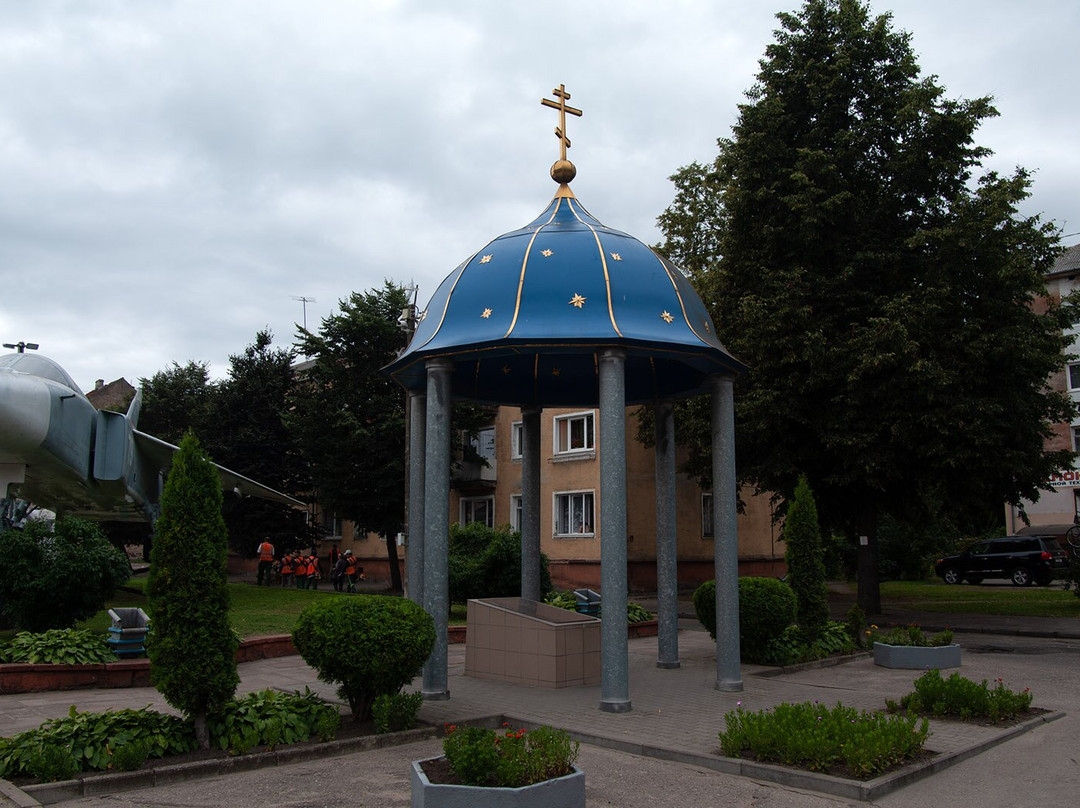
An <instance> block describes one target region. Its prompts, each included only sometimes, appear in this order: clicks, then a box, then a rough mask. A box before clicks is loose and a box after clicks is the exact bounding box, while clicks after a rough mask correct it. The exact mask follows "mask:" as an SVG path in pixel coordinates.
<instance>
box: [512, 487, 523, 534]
mask: <svg viewBox="0 0 1080 808" xmlns="http://www.w3.org/2000/svg"><path fill="white" fill-rule="evenodd" d="M510 529H511V530H517V531H520V530H521V494H511V495H510Z"/></svg>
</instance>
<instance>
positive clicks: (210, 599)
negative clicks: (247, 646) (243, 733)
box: [146, 432, 240, 749]
mask: <svg viewBox="0 0 1080 808" xmlns="http://www.w3.org/2000/svg"><path fill="white" fill-rule="evenodd" d="M221 501H222V496H221V480H220V478H219V477H218V472H217V469H216V468H215V467H214V464H213V463H211V462H210V460H209V459H208V458H207V457H206V455H205V454H204V453H203V451H202V448H201V447H200V446H199V441H198V439H196V437H195V435H194V434H192V433H191V432H189V433H188V434H186V435H185V436H184V437H183V439H182V440H181V441H180V451H179V452H177V454H176V456H175V457H174V458H173V464H172V470H171V471H170V472H169V477H168V479H167V480H166V482H165V490H164V492H163V493H162V495H161V516H160V518H159V519H158V520H157V525H156V533H155V535H154V544H153V551H152V553H151V556H150V577H149V579H148V580H147V583H146V594H147V595H148V596H149V610H150V617H151V619H152V620H153V625H154V641H153V642H152V643H149V644H148V645H147V653H148V655H149V657H150V663H151V664H150V681H151V682H153V684H154V687H156V688H157V689H158V691H159V692H160V693H161V695H163V696H164V697H165V700H166V701H167V702H168V703H169V704H171V705H172V706H173V707H175V708H177V709H178V710H183V711H184V712H185V713H186V714H187V715H189V716H190V717H191V718H192V720H193V722H194V726H195V736H196V738H197V739H198V741H199V746H200V747H202V748H204V749H205V748H208V747H209V746H210V734H209V730H208V729H207V718H208V716H209V715H211V714H219V713H220V712H221V711H222V710H223V709H224V707H225V704H226V702H228V700H229V699H230V698H232V695H233V693H234V692H236V685H237V684H238V683H239V681H240V677H239V676H238V675H237V673H236V648H237V645H238V642H237V639H236V635H235V634H234V633H233V631H232V627H231V626H230V624H229V590H228V588H227V579H226V574H225V562H226V554H227V548H228V542H227V537H226V530H225V520H224V519H223V518H222V516H221Z"/></svg>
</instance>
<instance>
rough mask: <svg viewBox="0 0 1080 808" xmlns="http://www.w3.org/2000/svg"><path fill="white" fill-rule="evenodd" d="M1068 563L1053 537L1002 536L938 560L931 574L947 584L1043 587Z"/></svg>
mask: <svg viewBox="0 0 1080 808" xmlns="http://www.w3.org/2000/svg"><path fill="white" fill-rule="evenodd" d="M1068 567H1069V560H1068V558H1067V557H1066V555H1065V551H1064V550H1063V549H1062V548H1061V544H1059V543H1058V540H1057V539H1055V538H1054V537H1053V536H1003V537H1001V538H999V539H986V540H984V541H980V542H976V543H975V544H973V545H972V546H971V547H969V548H967V549H966V550H964V551H963V552H962V553H958V554H957V555H951V556H945V558H939V559H938V561H937V564H935V565H934V572H936V573H937V574H938V577H940V578H941V579H942V580H943V581H945V583H947V584H958V583H960V581H962V580H963V581H967V582H968V583H971V584H978V583H982V581H983V579H984V578H1005V579H1007V580H1011V581H1012V582H1013V584H1015V585H1016V586H1028V585H1029V584H1030V583H1031V582H1032V581H1034V582H1035V583H1037V584H1038V585H1039V586H1046V585H1047V584H1049V583H1050V582H1051V581H1052V580H1053V579H1054V578H1057V577H1060V576H1061V575H1064V573H1065V570H1066V569H1068Z"/></svg>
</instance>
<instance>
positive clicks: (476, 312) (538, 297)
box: [386, 85, 744, 712]
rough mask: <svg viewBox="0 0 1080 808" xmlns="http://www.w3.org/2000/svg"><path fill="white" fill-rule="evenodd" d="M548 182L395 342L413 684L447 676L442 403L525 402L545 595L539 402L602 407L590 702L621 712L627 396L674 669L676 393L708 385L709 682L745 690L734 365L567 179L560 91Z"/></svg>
mask: <svg viewBox="0 0 1080 808" xmlns="http://www.w3.org/2000/svg"><path fill="white" fill-rule="evenodd" d="M553 95H554V97H555V100H550V99H543V100H542V102H541V103H542V104H543V105H545V106H548V107H552V108H554V109H557V110H558V111H559V126H558V127H556V129H555V134H556V136H557V137H558V139H559V143H560V149H561V155H560V159H559V160H558V161H556V162H555V164H554V165H553V166H552V168H551V176H552V179H554V180H555V182H557V183H558V190H557V191H556V193H555V196H554V198H553V199H552V200H551V202H550V203H549V204H548V206H547V208H545V209H544V211H543V212H542V213H541V214H540V215H539V216H538V217H537V218H536V219H535V220H533V221H532V222H530V223H529V224H527V225H525V226H524V227H521V228H519V229H517V230H513V231H511V232H509V233H506V234H504V235H501V236H499V237H497V238H495V239H494V240H492V241H491V242H489V243H488V244H487V245H486V246H485V247H484V248H483V249H481V250H479V251H478V252H477V253H475V254H474V255H472V256H471V257H470V258H468V259H467V260H466V261H464V262H463V263H462V264H461V265H459V266H458V267H457V268H456V269H454V271H453V272H451V273H450V274H449V275H448V276H447V277H446V279H445V280H444V281H443V282H442V284H441V285H440V286H439V288H438V289H437V290H436V292H435V294H434V295H433V296H432V298H431V300H430V302H429V303H428V305H427V308H426V309H425V310H424V311H423V312H421V314H420V315H419V317H418V320H419V322H418V324H417V328H416V332H415V334H414V335H413V338H412V340H411V342H410V343H409V346H408V347H407V348H406V349H405V351H404V352H403V353H402V354H401V356H400V357H398V359H397V360H395V361H394V362H393V363H391V364H390V365H389V366H388V367H387V368H386V370H387V371H388V372H389V373H390V374H391V375H392V376H393V378H394V379H396V380H397V381H398V382H399V383H400V384H401V385H402V386H403V387H405V389H406V390H407V391H408V394H409V396H410V424H409V426H410V457H411V464H410V488H409V490H410V497H409V525H410V541H409V556H408V574H409V580H410V597H411V598H413V599H414V600H416V601H417V602H418V603H420V604H421V605H422V606H423V607H424V608H425V610H426V611H427V612H428V613H429V614H430V615H431V616H432V618H433V619H434V620H435V627H436V644H435V648H434V650H433V651H432V654H431V656H430V657H429V659H428V661H427V663H426V664H425V666H424V673H423V694H424V697H425V698H428V699H440V698H449V689H448V683H447V615H448V612H449V603H448V574H447V558H448V536H449V528H450V524H449V521H450V520H449V491H450V461H451V458H450V445H451V441H450V437H451V424H450V412H451V403H452V402H453V401H454V400H464V401H470V402H475V403H482V404H492V405H509V406H518V407H521V409H522V531H521V532H522V537H521V542H522V572H521V597H522V598H525V599H529V600H538V599H539V597H540V508H541V503H540V475H541V463H540V414H541V410H542V408H543V407H556V406H558V407H563V406H582V407H597V408H599V410H600V413H599V430H598V438H599V453H600V477H601V479H600V512H599V524H598V526H597V528H598V532H599V533H600V556H601V559H600V563H601V587H600V588H601V596H602V598H603V612H604V614H605V615H610V616H611V619H604V620H603V621H602V626H601V690H602V694H601V701H600V705H599V706H600V708H601V709H602V710H605V711H609V712H625V711H628V710H630V709H631V701H630V694H629V683H628V640H627V632H626V624H625V620H624V619H620V615H625V613H626V603H627V594H628V592H627V588H628V587H627V576H626V560H627V521H626V496H627V491H626V450H625V445H626V444H625V441H626V407H627V406H628V405H642V404H644V405H649V406H652V407H653V408H654V411H655V416H656V419H655V420H656V461H657V462H656V511H657V525H656V535H657V550H656V564H657V587H658V601H659V606H658V608H659V611H658V624H659V628H658V634H659V636H658V646H659V653H658V660H657V664H658V666H660V667H663V668H673V667H678V665H679V657H678V634H677V593H678V584H677V576H676V536H675V512H674V491H675V440H674V417H673V407H674V402H675V400H677V399H681V398H686V397H690V396H695V395H700V394H709V395H711V396H712V448H713V461H712V462H713V494H714V495H713V500H712V501H713V524H714V525H715V526H716V527H715V529H716V539H715V549H714V553H715V556H714V564H715V570H716V599H717V603H716V607H717V608H716V613H717V641H716V642H717V653H716V687H717V688H718V689H721V690H741V689H742V678H741V673H740V658H739V616H738V544H737V536H736V482H735V454H734V446H733V442H734V413H733V396H732V383H733V380H734V378H735V376H736V375H737V374H738V373H740V372H741V371H742V370H744V366H743V365H742V364H741V363H739V362H738V360H736V359H735V358H733V357H732V356H731V355H730V354H729V353H728V352H727V351H726V350H725V349H724V346H723V345H722V344H721V343H720V341H719V340H718V339H717V337H716V329H715V327H714V326H713V323H712V320H711V318H710V316H709V313H708V310H707V309H706V308H705V305H704V304H703V303H702V301H701V299H700V298H699V297H698V295H697V293H696V292H695V291H694V289H693V287H692V286H691V284H690V282H689V280H687V278H686V276H685V275H684V274H683V273H682V271H681V270H679V269H677V268H676V267H675V266H673V265H672V264H671V263H670V262H668V261H667V260H666V259H665V258H663V257H662V256H660V255H658V254H656V253H655V252H653V251H652V250H651V249H649V248H648V247H647V246H646V245H645V244H643V243H642V242H640V241H638V240H637V239H636V238H634V237H632V236H630V235H627V234H626V233H622V232H620V231H618V230H614V229H612V228H610V227H607V226H605V225H604V224H603V223H601V222H600V221H599V220H598V219H597V218H595V217H594V216H593V215H592V214H590V213H589V212H588V211H587V210H586V209H585V208H584V207H583V206H582V204H581V203H580V202H579V201H578V199H577V198H576V197H575V196H574V193H573V192H572V191H571V190H570V182H571V181H572V180H573V178H574V176H575V174H576V169H575V168H574V165H573V164H572V163H570V162H569V161H568V160H567V159H566V150H567V147H568V146H569V145H570V140H569V138H568V137H567V136H566V115H567V113H569V114H571V115H578V116H580V115H581V111H580V110H578V109H575V108H573V107H570V106H568V105H567V104H566V102H567V101H568V100H569V99H570V94H569V93H567V92H566V91H565V87H564V86H563V85H560V86H559V87H558V88H557V89H555V90H554V91H553Z"/></svg>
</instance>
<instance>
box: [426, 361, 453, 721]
mask: <svg viewBox="0 0 1080 808" xmlns="http://www.w3.org/2000/svg"><path fill="white" fill-rule="evenodd" d="M426 367H427V421H426V434H425V438H426V440H425V453H424V466H425V468H424V611H426V612H427V613H428V614H430V615H431V618H432V620H434V621H435V647H434V648H432V650H431V656H429V657H428V661H427V662H426V663H424V683H423V694H424V698H425V699H433V700H437V699H448V698H450V687H449V683H448V681H447V623H448V620H449V616H450V590H449V570H448V564H449V553H450V406H451V403H452V401H451V394H450V376H451V374H452V373H453V370H454V363H453V361H452V360H450V359H430V360H428V362H427V366H426Z"/></svg>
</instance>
